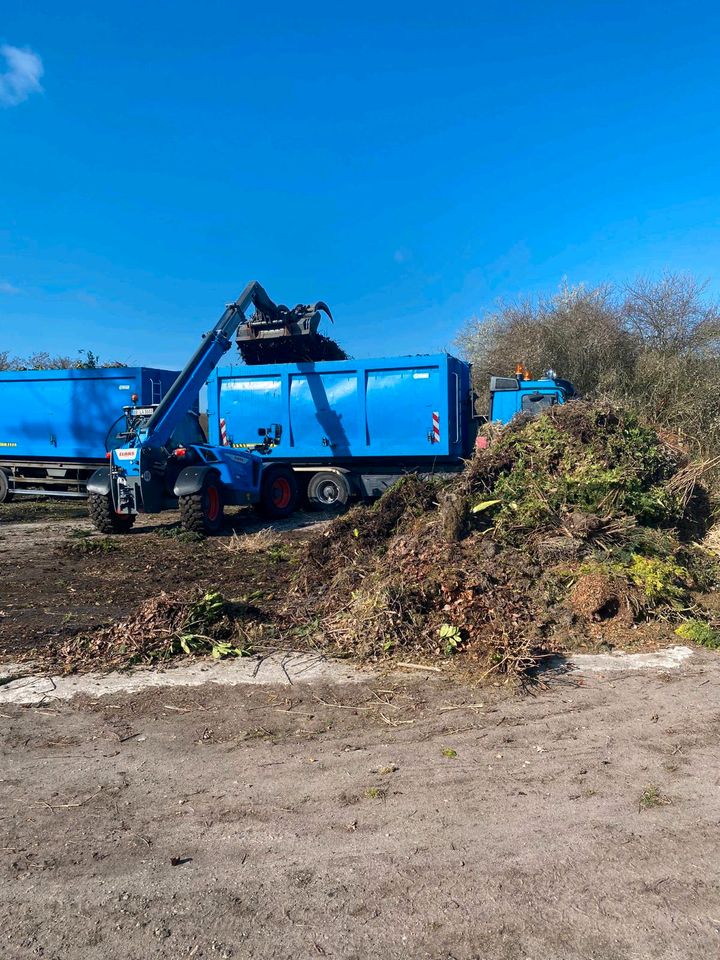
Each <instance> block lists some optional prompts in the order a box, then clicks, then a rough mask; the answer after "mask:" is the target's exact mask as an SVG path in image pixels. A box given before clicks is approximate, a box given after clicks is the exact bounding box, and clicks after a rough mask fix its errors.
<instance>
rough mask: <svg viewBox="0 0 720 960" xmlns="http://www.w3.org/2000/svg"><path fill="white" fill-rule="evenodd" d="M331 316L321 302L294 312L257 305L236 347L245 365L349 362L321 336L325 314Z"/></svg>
mask: <svg viewBox="0 0 720 960" xmlns="http://www.w3.org/2000/svg"><path fill="white" fill-rule="evenodd" d="M323 313H326V314H327V315H328V317H329V318H330V320H331V321H332V314H331V313H330V308H329V307H328V306H327V304H325V303H323V302H322V300H318V302H317V303H311V304H303V303H299V304H298V305H297V306H296V307H293V308H292V310H291V309H290V308H289V307H286V306H284V305H283V304H279V305H277V306H276V305H275V304H273V303H267V304H265V303H263V304H257V303H256V309H255V313H254V314H253V316H252V317H250V319H249V320H247V321H246V322H245V323H243V324H241V326H240V327H238V332H237V345H238V349H239V350H240V353H241V355H242V358H243V360H244V361H245V363H247V364H250V365H257V364H261V363H315V362H317V361H319V360H347V359H348V356H347V354H346V353H345V351H344V350H343V349H342V348H341V347H340V346H338V344H337V343H335V341H334V340H332V339H330V337H326V336H323V334H321V333H318V327H319V325H320V320H321V318H322V314H323Z"/></svg>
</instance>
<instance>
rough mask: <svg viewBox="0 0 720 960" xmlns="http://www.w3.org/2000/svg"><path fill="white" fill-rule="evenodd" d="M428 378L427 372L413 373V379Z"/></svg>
mask: <svg viewBox="0 0 720 960" xmlns="http://www.w3.org/2000/svg"><path fill="white" fill-rule="evenodd" d="M429 379H430V374H429V373H414V374H413V380H429Z"/></svg>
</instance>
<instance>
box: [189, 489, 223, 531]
mask: <svg viewBox="0 0 720 960" xmlns="http://www.w3.org/2000/svg"><path fill="white" fill-rule="evenodd" d="M179 504H180V525H181V526H182V528H183V530H187V531H188V532H189V533H198V534H200V535H201V536H205V535H207V534H213V533H219V532H220V531H221V530H222V528H223V524H224V523H225V516H224V512H223V511H224V504H223V495H222V488H221V486H220V481H219V480H218V478H217V477H214V476H212V475H208V476H207V477H205V480H204V481H203V485H202V489H201V490H199V491H198V492H197V493H189V494H187V495H186V496H184V497H180V498H179Z"/></svg>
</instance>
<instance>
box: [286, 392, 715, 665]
mask: <svg viewBox="0 0 720 960" xmlns="http://www.w3.org/2000/svg"><path fill="white" fill-rule="evenodd" d="M487 429H488V439H489V444H488V446H487V448H486V449H483V450H479V451H478V452H477V454H476V455H475V456H474V458H473V459H472V460H471V461H470V463H468V465H467V467H466V469H465V470H464V471H463V472H462V473H461V474H459V475H457V476H455V477H454V478H452V479H450V480H447V479H445V480H437V479H432V478H426V477H420V476H415V475H409V476H407V477H405V478H404V479H403V480H401V481H400V482H399V483H398V484H396V486H395V487H393V488H392V489H391V490H390V491H388V492H387V493H386V494H385V495H384V496H383V497H382V498H381V499H380V500H378V501H377V502H376V503H375V504H373V505H371V506H359V507H356V508H354V509H353V510H351V511H349V512H348V513H347V514H345V515H344V516H342V517H340V518H338V519H337V520H335V521H334V522H333V523H332V524H331V525H330V527H329V528H328V529H326V530H325V531H324V532H323V533H322V534H320V535H319V536H317V537H315V538H314V539H313V540H311V541H310V543H309V544H308V547H307V557H306V562H305V563H304V564H302V565H301V567H300V569H299V572H298V574H297V576H296V579H295V590H294V592H293V595H292V597H291V599H290V602H289V603H288V606H287V610H286V616H288V617H289V618H291V619H295V620H296V621H297V622H298V623H300V622H301V620H304V621H305V622H308V621H310V622H312V623H314V624H315V626H316V632H317V634H318V635H319V636H321V637H322V638H323V640H324V641H325V643H326V644H327V645H329V646H330V647H331V648H333V649H336V650H340V651H343V652H352V653H354V654H357V655H360V656H363V657H367V658H370V659H379V658H382V657H386V656H392V655H395V654H400V655H402V656H403V657H404V658H407V656H408V655H410V654H413V655H416V656H418V657H427V656H439V657H457V658H459V659H462V660H463V661H464V662H466V663H467V664H470V665H473V666H474V667H476V668H477V670H478V671H479V672H480V675H481V676H491V677H493V678H497V677H499V676H502V675H504V676H506V677H508V676H511V677H518V676H519V677H523V676H526V675H527V674H528V673H529V672H531V671H532V670H533V669H535V668H536V667H537V665H538V663H539V662H540V661H541V660H542V659H543V658H545V657H548V656H551V655H553V654H554V653H557V652H561V651H563V650H567V649H568V648H572V647H577V646H578V645H593V644H598V643H603V644H609V645H610V646H624V647H627V646H628V645H634V644H635V645H636V644H637V643H638V641H639V640H642V639H643V638H645V639H647V640H648V641H650V640H653V639H654V640H655V641H657V640H658V639H661V638H662V637H661V635H662V636H666V637H673V636H674V631H676V630H677V631H678V633H679V634H680V635H681V636H684V637H686V638H690V639H692V637H690V634H693V632H694V634H695V635H697V636H701V635H702V637H704V639H705V645H706V646H712V637H713V636H715V625H714V623H713V621H712V617H711V615H710V614H709V613H708V612H707V611H706V609H705V608H704V607H703V605H702V597H703V594H707V593H708V592H712V591H713V590H714V589H715V586H716V583H717V580H718V565H717V561H716V559H715V556H714V555H713V554H711V553H710V552H708V551H707V550H705V549H704V548H703V547H702V545H701V543H700V541H701V538H702V535H703V533H704V532H705V530H706V528H707V526H708V524H709V523H710V521H711V503H710V499H709V496H708V493H707V490H706V489H705V487H704V485H703V482H702V479H703V475H704V473H705V472H706V470H707V468H708V464H698V463H691V462H690V461H689V460H688V458H687V456H686V454H685V453H684V451H683V450H682V449H681V448H680V447H679V446H678V445H677V444H676V443H674V442H672V441H671V440H668V439H667V438H664V437H662V436H660V435H659V434H658V432H657V431H655V430H654V429H652V428H651V427H650V426H648V425H647V424H644V423H643V422H641V421H640V420H639V419H638V418H637V417H636V416H635V415H634V414H632V413H630V412H629V411H626V410H623V409H620V408H618V407H613V406H609V405H607V404H591V403H588V402H584V401H575V402H573V403H569V404H566V405H564V406H558V407H555V408H553V409H551V410H549V411H548V412H546V413H544V414H543V415H542V416H540V417H537V418H530V417H526V416H520V417H516V418H515V419H514V420H513V421H512V423H511V424H509V425H508V426H506V427H504V428H501V429H499V428H497V427H495V426H493V427H489V428H487ZM658 625H660V626H661V629H660V628H659V627H658ZM638 627H640V628H641V629H638ZM701 642H703V641H701Z"/></svg>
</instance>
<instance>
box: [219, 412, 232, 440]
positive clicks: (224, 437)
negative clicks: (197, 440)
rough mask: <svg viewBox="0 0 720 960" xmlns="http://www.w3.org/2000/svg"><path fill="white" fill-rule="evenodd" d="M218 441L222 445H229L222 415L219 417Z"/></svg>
mask: <svg viewBox="0 0 720 960" xmlns="http://www.w3.org/2000/svg"><path fill="white" fill-rule="evenodd" d="M220 443H221V444H222V445H223V446H224V447H229V446H230V444H229V443H228V438H227V424H226V423H225V418H224V417H221V418H220Z"/></svg>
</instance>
